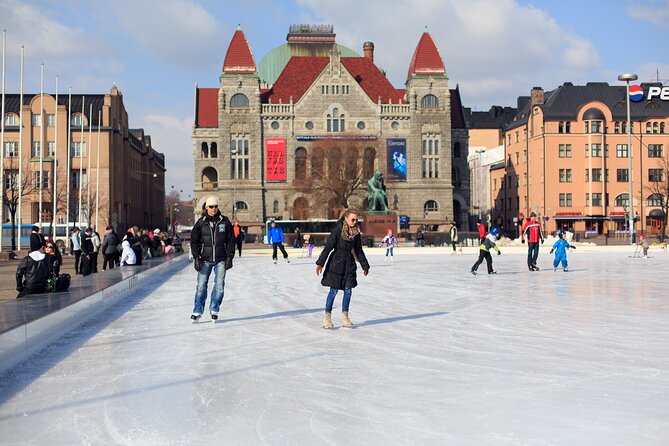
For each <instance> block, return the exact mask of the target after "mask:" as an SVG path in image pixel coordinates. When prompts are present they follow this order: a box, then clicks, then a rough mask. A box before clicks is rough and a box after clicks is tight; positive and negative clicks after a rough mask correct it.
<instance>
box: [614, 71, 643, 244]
mask: <svg viewBox="0 0 669 446" xmlns="http://www.w3.org/2000/svg"><path fill="white" fill-rule="evenodd" d="M637 79H639V76H637V75H636V74H629V73H625V74H620V75H618V80H619V81H624V82H625V84H626V86H627V91H626V92H627V94H626V95H625V97H626V99H627V156H628V157H629V163H628V170H629V171H628V174H627V180H628V182H629V207H630V212H629V228H630V244H634V242H635V241H636V240H635V239H636V237H635V234H634V201H633V198H632V191H633V189H632V122H631V120H632V118H631V116H630V81H635V80H637Z"/></svg>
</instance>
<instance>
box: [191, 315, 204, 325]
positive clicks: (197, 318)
mask: <svg viewBox="0 0 669 446" xmlns="http://www.w3.org/2000/svg"><path fill="white" fill-rule="evenodd" d="M200 316H202V315H201V314H200V313H193V314H191V315H190V318H191V319H192V320H193V323H194V324H197V321H199V320H200Z"/></svg>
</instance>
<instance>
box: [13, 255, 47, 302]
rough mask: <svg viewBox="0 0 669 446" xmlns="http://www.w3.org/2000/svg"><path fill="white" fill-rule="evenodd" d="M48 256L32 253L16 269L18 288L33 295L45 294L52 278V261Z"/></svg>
mask: <svg viewBox="0 0 669 446" xmlns="http://www.w3.org/2000/svg"><path fill="white" fill-rule="evenodd" d="M46 257H47V256H46V254H43V253H41V252H39V251H36V252H32V253H30V254H29V255H27V256H26V257H24V258H23V260H21V263H20V264H19V266H18V268H16V288H17V289H23V288H26V289H28V290H30V292H31V293H43V292H45V291H46V289H47V284H48V280H49V278H50V277H51V268H50V261H49V259H47V258H46Z"/></svg>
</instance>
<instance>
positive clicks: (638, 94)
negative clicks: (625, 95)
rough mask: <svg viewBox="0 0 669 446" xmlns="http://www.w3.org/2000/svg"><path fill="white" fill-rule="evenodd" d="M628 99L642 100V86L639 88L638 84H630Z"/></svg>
mask: <svg viewBox="0 0 669 446" xmlns="http://www.w3.org/2000/svg"><path fill="white" fill-rule="evenodd" d="M630 101H632V102H641V101H643V88H641V87H640V86H638V85H630Z"/></svg>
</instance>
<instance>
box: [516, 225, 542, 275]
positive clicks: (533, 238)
mask: <svg viewBox="0 0 669 446" xmlns="http://www.w3.org/2000/svg"><path fill="white" fill-rule="evenodd" d="M525 239H527V267H528V268H529V270H530V271H539V268H538V267H537V258H538V257H539V242H541V243H543V242H544V233H543V231H542V230H541V223H539V222H538V221H537V214H535V213H534V212H530V219H529V220H525V224H523V232H522V233H521V234H520V241H521V242H523V243H525Z"/></svg>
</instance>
